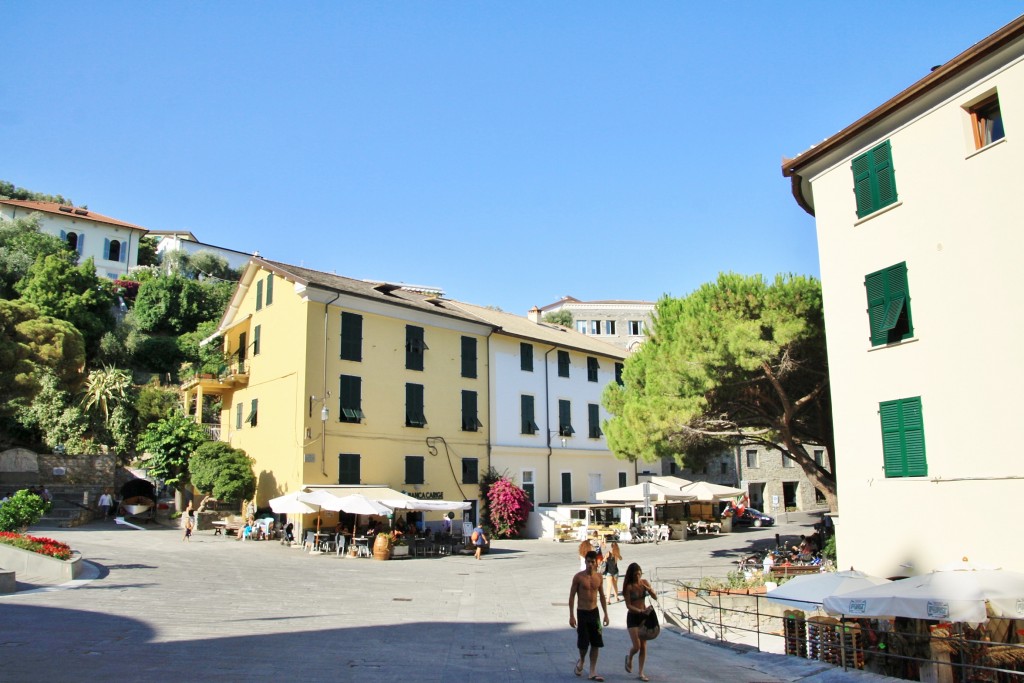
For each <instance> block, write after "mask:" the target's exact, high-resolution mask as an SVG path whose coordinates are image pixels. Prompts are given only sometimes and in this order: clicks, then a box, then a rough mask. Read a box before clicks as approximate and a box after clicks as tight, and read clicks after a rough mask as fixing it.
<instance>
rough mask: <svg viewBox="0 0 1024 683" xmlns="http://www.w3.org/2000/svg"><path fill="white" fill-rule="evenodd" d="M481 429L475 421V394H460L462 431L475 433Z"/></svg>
mask: <svg viewBox="0 0 1024 683" xmlns="http://www.w3.org/2000/svg"><path fill="white" fill-rule="evenodd" d="M481 427H483V425H482V424H480V420H479V419H477V409H476V392H475V391H463V392H462V431H464V432H475V431H476V430H478V429H480V428H481Z"/></svg>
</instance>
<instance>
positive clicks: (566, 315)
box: [543, 308, 572, 327]
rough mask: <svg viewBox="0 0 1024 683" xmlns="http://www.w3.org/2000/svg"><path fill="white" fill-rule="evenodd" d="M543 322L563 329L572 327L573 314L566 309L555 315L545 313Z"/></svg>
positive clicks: (556, 312) (554, 313)
mask: <svg viewBox="0 0 1024 683" xmlns="http://www.w3.org/2000/svg"><path fill="white" fill-rule="evenodd" d="M543 320H544V322H546V323H554V324H555V325H561V326H562V327H572V313H570V312H569V311H567V310H565V309H564V308H563V309H562V310H560V311H555V312H553V313H545V314H544V318H543Z"/></svg>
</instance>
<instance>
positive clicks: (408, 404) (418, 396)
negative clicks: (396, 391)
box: [405, 384, 427, 427]
mask: <svg viewBox="0 0 1024 683" xmlns="http://www.w3.org/2000/svg"><path fill="white" fill-rule="evenodd" d="M405 426H406V427H426V426H427V418H426V417H425V416H424V414H423V385H422V384H406V385H405Z"/></svg>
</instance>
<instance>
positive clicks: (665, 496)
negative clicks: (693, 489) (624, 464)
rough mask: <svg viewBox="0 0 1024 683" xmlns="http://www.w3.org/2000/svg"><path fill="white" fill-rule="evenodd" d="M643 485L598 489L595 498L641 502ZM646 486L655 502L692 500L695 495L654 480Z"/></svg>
mask: <svg viewBox="0 0 1024 683" xmlns="http://www.w3.org/2000/svg"><path fill="white" fill-rule="evenodd" d="M644 486H645V484H633V485H632V486H623V487H621V488H617V489H608V490H607V491H598V492H597V499H598V500H602V501H609V502H611V501H614V502H616V503H619V502H622V503H642V502H643V501H644ZM646 486H647V490H648V491H649V492H650V497H651V500H652V501H654V502H656V503H664V502H665V501H684V500H693V499H694V497H695V496H693V495H692V494H686V493H682V492H680V490H679V488H678V487H670V486H662V485H660V484H656V483H654V482H649V483H647V484H646Z"/></svg>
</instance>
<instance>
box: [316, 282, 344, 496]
mask: <svg viewBox="0 0 1024 683" xmlns="http://www.w3.org/2000/svg"><path fill="white" fill-rule="evenodd" d="M340 298H341V292H338V293H337V294H335V295H334V298H333V299H331V300H330V301H328V302H327V303H326V304H324V383H323V386H322V387H321V394H320V396H321V397H322V399H323V409H322V410H321V411H320V414H321V415H322V414H324V413H323V411H324V410H326V409H327V326H328V323H329V322H330V310H331V304H333V303H334V302H335V301H337V300H338V299H340ZM320 474H322V475H323V476H325V477H326V476H327V420H324V421H323V424H322V425H321V428H320Z"/></svg>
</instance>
